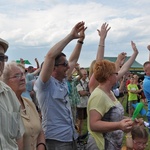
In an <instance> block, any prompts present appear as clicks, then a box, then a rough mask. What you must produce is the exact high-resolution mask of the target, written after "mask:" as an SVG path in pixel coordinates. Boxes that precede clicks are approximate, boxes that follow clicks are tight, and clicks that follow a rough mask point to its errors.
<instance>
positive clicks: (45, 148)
mask: <svg viewBox="0 0 150 150" xmlns="http://www.w3.org/2000/svg"><path fill="white" fill-rule="evenodd" d="M39 145H43V146H44V148H45V150H46V145H45V144H44V143H39V144H37V145H36V147H38V146H39Z"/></svg>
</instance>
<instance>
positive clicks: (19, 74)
mask: <svg viewBox="0 0 150 150" xmlns="http://www.w3.org/2000/svg"><path fill="white" fill-rule="evenodd" d="M23 76H25V74H24V73H17V74H16V75H14V76H12V77H10V78H9V79H13V78H16V79H19V80H20V79H21V78H22V77H23Z"/></svg>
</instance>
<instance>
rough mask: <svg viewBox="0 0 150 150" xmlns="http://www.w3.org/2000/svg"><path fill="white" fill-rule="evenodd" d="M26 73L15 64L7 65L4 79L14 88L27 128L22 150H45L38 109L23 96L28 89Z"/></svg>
mask: <svg viewBox="0 0 150 150" xmlns="http://www.w3.org/2000/svg"><path fill="white" fill-rule="evenodd" d="M24 71H25V70H23V69H22V68H21V67H19V66H18V65H17V64H16V63H15V62H10V63H7V64H6V65H5V68H4V72H3V76H2V79H3V81H4V82H5V83H6V84H7V85H8V86H10V87H11V88H12V90H13V91H14V92H15V94H16V96H17V98H18V101H19V102H20V104H21V116H22V120H23V123H24V127H25V133H24V135H23V149H22V150H38V149H40V150H45V148H46V147H45V139H44V134H43V130H42V127H41V120H40V117H39V114H38V112H37V110H36V107H35V105H34V103H33V102H32V101H30V100H28V99H27V98H25V97H22V96H21V94H22V93H23V92H24V91H25V89H26V82H25V74H24ZM37 146H38V147H37Z"/></svg>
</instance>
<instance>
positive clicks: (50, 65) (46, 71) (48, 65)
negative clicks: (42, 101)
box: [40, 22, 84, 82]
mask: <svg viewBox="0 0 150 150" xmlns="http://www.w3.org/2000/svg"><path fill="white" fill-rule="evenodd" d="M83 29H84V22H79V23H77V24H76V25H75V26H74V27H73V29H72V31H71V32H70V33H69V34H68V35H67V36H66V37H65V38H64V39H62V40H61V41H59V42H58V43H56V44H55V45H54V46H53V47H52V48H51V49H50V50H49V51H48V53H47V55H46V57H45V61H44V64H43V66H42V70H41V73H40V77H41V80H42V81H43V82H47V81H48V79H49V78H50V76H51V75H52V72H53V69H54V64H55V58H56V57H57V55H58V54H60V53H61V52H62V51H63V49H64V48H65V46H66V45H67V44H68V43H69V42H70V41H72V40H73V39H77V38H81V37H82V35H80V34H79V33H80V31H81V30H83Z"/></svg>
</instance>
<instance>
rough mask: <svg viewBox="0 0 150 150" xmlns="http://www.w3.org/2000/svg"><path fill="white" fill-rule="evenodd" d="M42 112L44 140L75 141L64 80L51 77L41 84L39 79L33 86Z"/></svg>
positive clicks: (75, 133)
mask: <svg viewBox="0 0 150 150" xmlns="http://www.w3.org/2000/svg"><path fill="white" fill-rule="evenodd" d="M34 90H35V91H36V96H37V99H38V102H39V106H40V109H41V112H42V127H43V130H44V133H45V138H46V139H53V140H58V141H62V142H70V141H73V140H74V139H77V136H78V134H77V132H76V130H75V127H74V123H73V117H72V112H71V106H70V103H69V97H68V87H67V82H66V80H63V82H60V81H58V80H56V79H55V78H53V77H50V79H49V80H48V81H47V82H46V83H43V82H42V80H41V79H40V77H39V78H38V79H37V81H36V82H35V85H34Z"/></svg>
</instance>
